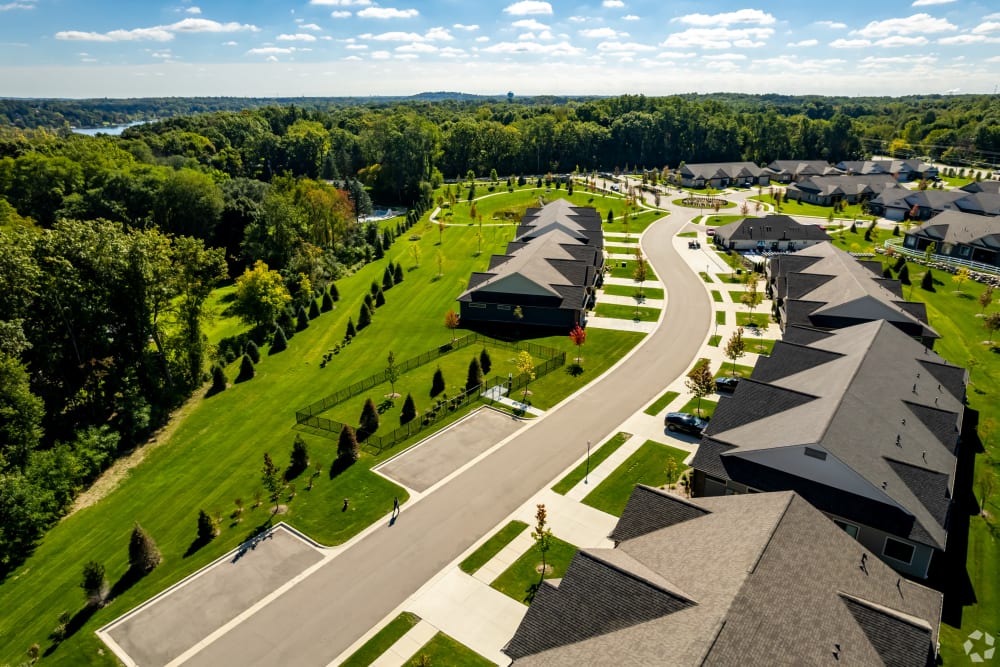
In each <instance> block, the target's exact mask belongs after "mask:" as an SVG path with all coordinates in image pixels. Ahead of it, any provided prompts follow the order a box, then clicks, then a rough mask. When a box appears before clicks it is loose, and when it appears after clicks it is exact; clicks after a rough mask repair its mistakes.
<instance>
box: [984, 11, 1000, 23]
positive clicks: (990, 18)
mask: <svg viewBox="0 0 1000 667" xmlns="http://www.w3.org/2000/svg"><path fill="white" fill-rule="evenodd" d="M983 20H984V21H1000V12H996V13H994V14H987V15H986V16H984V17H983Z"/></svg>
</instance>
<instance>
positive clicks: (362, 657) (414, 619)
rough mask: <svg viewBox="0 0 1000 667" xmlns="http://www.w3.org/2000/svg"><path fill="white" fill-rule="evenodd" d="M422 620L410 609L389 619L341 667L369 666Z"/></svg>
mask: <svg viewBox="0 0 1000 667" xmlns="http://www.w3.org/2000/svg"><path fill="white" fill-rule="evenodd" d="M419 622H420V617H419V616H417V615H416V614H412V613H410V612H408V611H404V612H403V613H402V614H400V615H399V616H397V617H396V618H394V619H392V620H391V621H389V623H388V625H386V626H385V627H384V628H382V629H381V630H379V631H378V632H377V633H375V636H373V637H372V638H371V639H369V640H368V641H366V642H365V643H364V644H362V646H361V648H359V649H358V650H357V651H355V652H354V653H352V654H351V657H349V658H348V659H347V660H345V661H344V662H342V663H340V666H341V667H367V666H368V665H370V664H372V663H373V662H375V660H376V658H378V657H379V656H380V655H382V654H383V653H385V652H386V651H387V650H388V649H389V647H390V646H392V645H393V644H395V643H396V642H397V641H398V640H399V639H400V638H401V637H402V636H403V635H405V634H406V633H407V632H409V631H410V629H411V628H412V627H413V626H415V625H416V624H417V623H419Z"/></svg>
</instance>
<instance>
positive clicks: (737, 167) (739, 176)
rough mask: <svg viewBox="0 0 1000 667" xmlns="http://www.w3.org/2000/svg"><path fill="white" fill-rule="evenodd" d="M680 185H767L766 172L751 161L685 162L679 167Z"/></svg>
mask: <svg viewBox="0 0 1000 667" xmlns="http://www.w3.org/2000/svg"><path fill="white" fill-rule="evenodd" d="M680 172H681V185H682V186H684V187H685V188H705V187H709V188H715V189H721V188H727V187H729V186H730V185H738V186H743V187H750V186H753V185H767V184H768V183H769V181H768V176H767V173H766V172H765V171H764V170H763V169H761V168H760V167H758V166H757V165H756V164H754V163H753V162H712V163H702V164H685V165H683V166H682V167H681V168H680Z"/></svg>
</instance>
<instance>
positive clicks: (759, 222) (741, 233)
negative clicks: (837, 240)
mask: <svg viewBox="0 0 1000 667" xmlns="http://www.w3.org/2000/svg"><path fill="white" fill-rule="evenodd" d="M715 237H716V238H717V239H721V240H722V241H725V242H729V241H829V240H830V237H829V236H828V235H827V233H826V232H825V231H823V230H822V229H820V228H819V227H818V226H816V225H803V224H802V223H800V222H798V221H797V220H795V219H794V218H791V217H789V216H787V215H768V216H765V217H763V218H743V219H742V220H737V221H736V222H731V223H729V224H727V225H723V226H721V227H718V228H716V230H715Z"/></svg>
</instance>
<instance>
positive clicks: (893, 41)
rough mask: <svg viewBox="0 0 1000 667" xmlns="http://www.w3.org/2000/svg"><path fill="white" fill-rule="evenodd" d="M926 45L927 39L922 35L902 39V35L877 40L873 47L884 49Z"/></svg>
mask: <svg viewBox="0 0 1000 667" xmlns="http://www.w3.org/2000/svg"><path fill="white" fill-rule="evenodd" d="M926 43H927V38H926V37H924V36H923V35H917V36H916V37H904V36H902V35H893V36H891V37H886V38H884V39H879V40H876V41H875V46H882V47H885V48H890V49H891V48H895V47H898V46H923V45H924V44H926Z"/></svg>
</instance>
